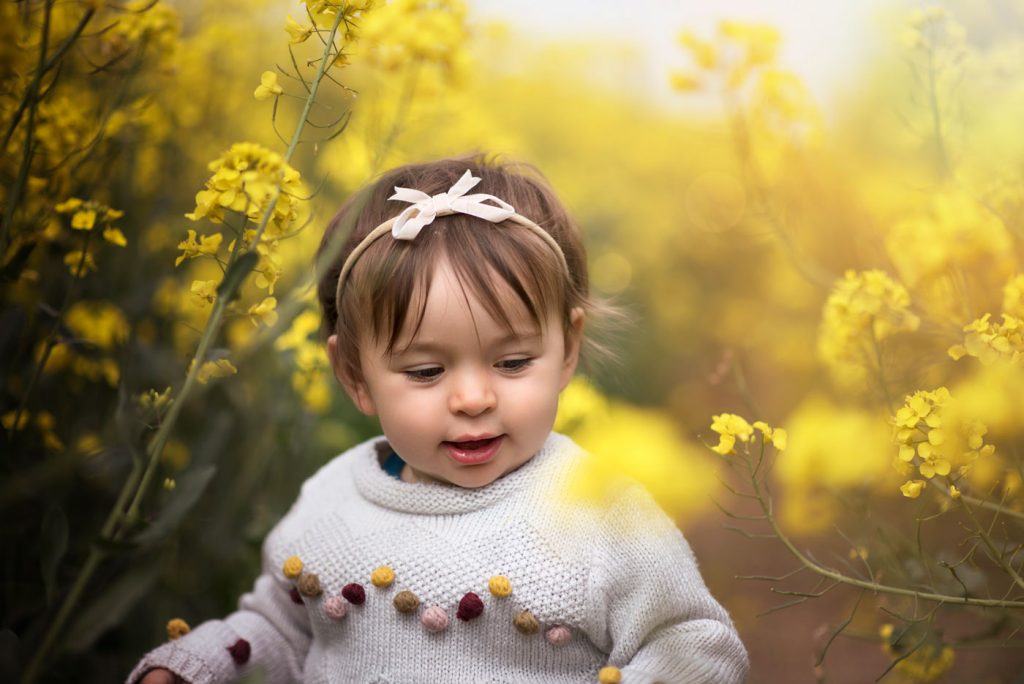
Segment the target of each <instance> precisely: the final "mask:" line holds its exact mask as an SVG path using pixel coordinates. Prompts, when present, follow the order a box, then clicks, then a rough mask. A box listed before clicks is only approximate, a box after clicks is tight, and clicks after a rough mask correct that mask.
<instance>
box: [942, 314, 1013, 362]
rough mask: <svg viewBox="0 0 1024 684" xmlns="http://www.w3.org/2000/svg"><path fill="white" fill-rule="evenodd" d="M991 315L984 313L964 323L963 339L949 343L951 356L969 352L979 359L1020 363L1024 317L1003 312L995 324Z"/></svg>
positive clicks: (958, 358)
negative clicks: (1001, 317)
mask: <svg viewBox="0 0 1024 684" xmlns="http://www.w3.org/2000/svg"><path fill="white" fill-rule="evenodd" d="M991 318H992V314H990V313H987V314H985V315H984V316H982V317H981V318H979V319H977V320H975V321H973V322H971V323H970V324H969V325H966V326H964V332H966V333H967V335H966V336H965V337H964V343H963V344H954V345H953V346H952V347H950V348H949V355H950V356H951V357H953V359H955V360H960V359H961V358H963V357H964V356H965V355H970V356H973V357H975V358H977V359H979V360H980V361H981V362H982V363H993V362H995V361H1007V362H1009V363H1011V364H1021V363H1024V319H1021V318H1017V317H1016V316H1011V315H1009V314H1006V313H1004V314H1003V321H1002V323H999V324H995V323H993V322H992V321H991V320H990V319H991Z"/></svg>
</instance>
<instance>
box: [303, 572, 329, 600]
mask: <svg viewBox="0 0 1024 684" xmlns="http://www.w3.org/2000/svg"><path fill="white" fill-rule="evenodd" d="M296 585H297V586H298V587H299V593H300V594H302V595H303V596H308V597H310V598H313V597H316V596H319V595H320V594H322V593H323V590H322V589H320V578H319V577H317V576H316V573H313V572H304V573H302V577H300V578H299V581H298V582H296Z"/></svg>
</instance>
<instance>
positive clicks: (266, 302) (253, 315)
mask: <svg viewBox="0 0 1024 684" xmlns="http://www.w3.org/2000/svg"><path fill="white" fill-rule="evenodd" d="M276 309H277V298H276V297H265V298H264V299H263V301H262V302H260V303H259V304H253V305H252V306H250V307H249V311H248V314H249V320H250V321H252V324H253V325H255V326H259V325H260V324H261V323H262V324H264V325H274V324H275V323H277V310H276Z"/></svg>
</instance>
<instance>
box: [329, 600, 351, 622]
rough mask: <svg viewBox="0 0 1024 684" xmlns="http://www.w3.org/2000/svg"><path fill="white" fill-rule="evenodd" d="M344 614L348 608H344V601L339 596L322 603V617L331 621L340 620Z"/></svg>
mask: <svg viewBox="0 0 1024 684" xmlns="http://www.w3.org/2000/svg"><path fill="white" fill-rule="evenodd" d="M346 612H348V608H346V607H345V601H344V600H343V599H342V598H341V597H340V596H332V597H331V598H329V599H327V600H326V601H324V615H326V616H327V617H329V618H331V619H332V620H340V619H341V618H343V617H345V613H346Z"/></svg>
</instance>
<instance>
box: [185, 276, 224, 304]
mask: <svg viewBox="0 0 1024 684" xmlns="http://www.w3.org/2000/svg"><path fill="white" fill-rule="evenodd" d="M218 285H220V281H217V280H193V281H192V289H191V294H192V298H193V301H194V302H195V303H196V304H198V305H199V306H209V305H210V304H213V302H214V301H215V300H216V299H217V286H218Z"/></svg>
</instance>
